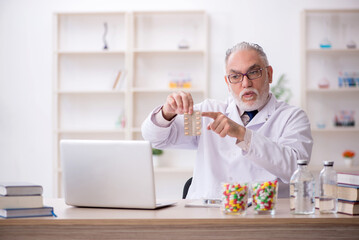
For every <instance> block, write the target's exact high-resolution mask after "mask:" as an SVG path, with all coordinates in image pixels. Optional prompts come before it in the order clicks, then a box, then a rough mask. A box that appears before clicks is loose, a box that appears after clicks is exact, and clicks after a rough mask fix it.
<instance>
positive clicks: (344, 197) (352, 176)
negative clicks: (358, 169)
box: [337, 172, 359, 215]
mask: <svg viewBox="0 0 359 240" xmlns="http://www.w3.org/2000/svg"><path fill="white" fill-rule="evenodd" d="M337 176H338V212H339V213H345V214H349V215H359V173H343V172H339V173H338V174H337Z"/></svg>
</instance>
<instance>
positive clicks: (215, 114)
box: [202, 112, 220, 119]
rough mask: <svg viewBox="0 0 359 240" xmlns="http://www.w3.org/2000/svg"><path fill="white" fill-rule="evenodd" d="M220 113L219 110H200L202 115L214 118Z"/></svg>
mask: <svg viewBox="0 0 359 240" xmlns="http://www.w3.org/2000/svg"><path fill="white" fill-rule="evenodd" d="M219 114H220V113H219V112H202V117H209V118H212V119H216V118H217V117H218V115H219Z"/></svg>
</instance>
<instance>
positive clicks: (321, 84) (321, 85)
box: [318, 77, 330, 89]
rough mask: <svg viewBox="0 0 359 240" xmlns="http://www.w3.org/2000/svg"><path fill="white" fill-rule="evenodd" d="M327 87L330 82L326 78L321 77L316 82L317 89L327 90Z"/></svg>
mask: <svg viewBox="0 0 359 240" xmlns="http://www.w3.org/2000/svg"><path fill="white" fill-rule="evenodd" d="M329 86H330V82H329V80H328V79H327V78H326V77H323V78H322V79H320V80H319V82H318V87H319V88H322V89H325V88H329Z"/></svg>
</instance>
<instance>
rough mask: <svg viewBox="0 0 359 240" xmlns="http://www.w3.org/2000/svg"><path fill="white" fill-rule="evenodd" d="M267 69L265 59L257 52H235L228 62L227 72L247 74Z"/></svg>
mask: <svg viewBox="0 0 359 240" xmlns="http://www.w3.org/2000/svg"><path fill="white" fill-rule="evenodd" d="M261 67H265V62H264V59H263V58H262V57H261V56H260V55H259V54H258V53H257V52H256V51H255V50H247V49H245V50H238V51H236V52H233V53H232V54H231V55H230V56H229V58H228V62H227V66H226V72H227V73H229V72H242V73H243V72H246V71H248V70H252V69H255V68H261Z"/></svg>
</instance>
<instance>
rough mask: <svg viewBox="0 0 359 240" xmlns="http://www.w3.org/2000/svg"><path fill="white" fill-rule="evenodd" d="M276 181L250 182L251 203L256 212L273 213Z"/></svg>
mask: <svg viewBox="0 0 359 240" xmlns="http://www.w3.org/2000/svg"><path fill="white" fill-rule="evenodd" d="M277 193H278V181H277V180H273V181H261V182H255V183H252V205H253V208H254V213H256V214H272V215H274V214H275V207H276V203H277Z"/></svg>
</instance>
